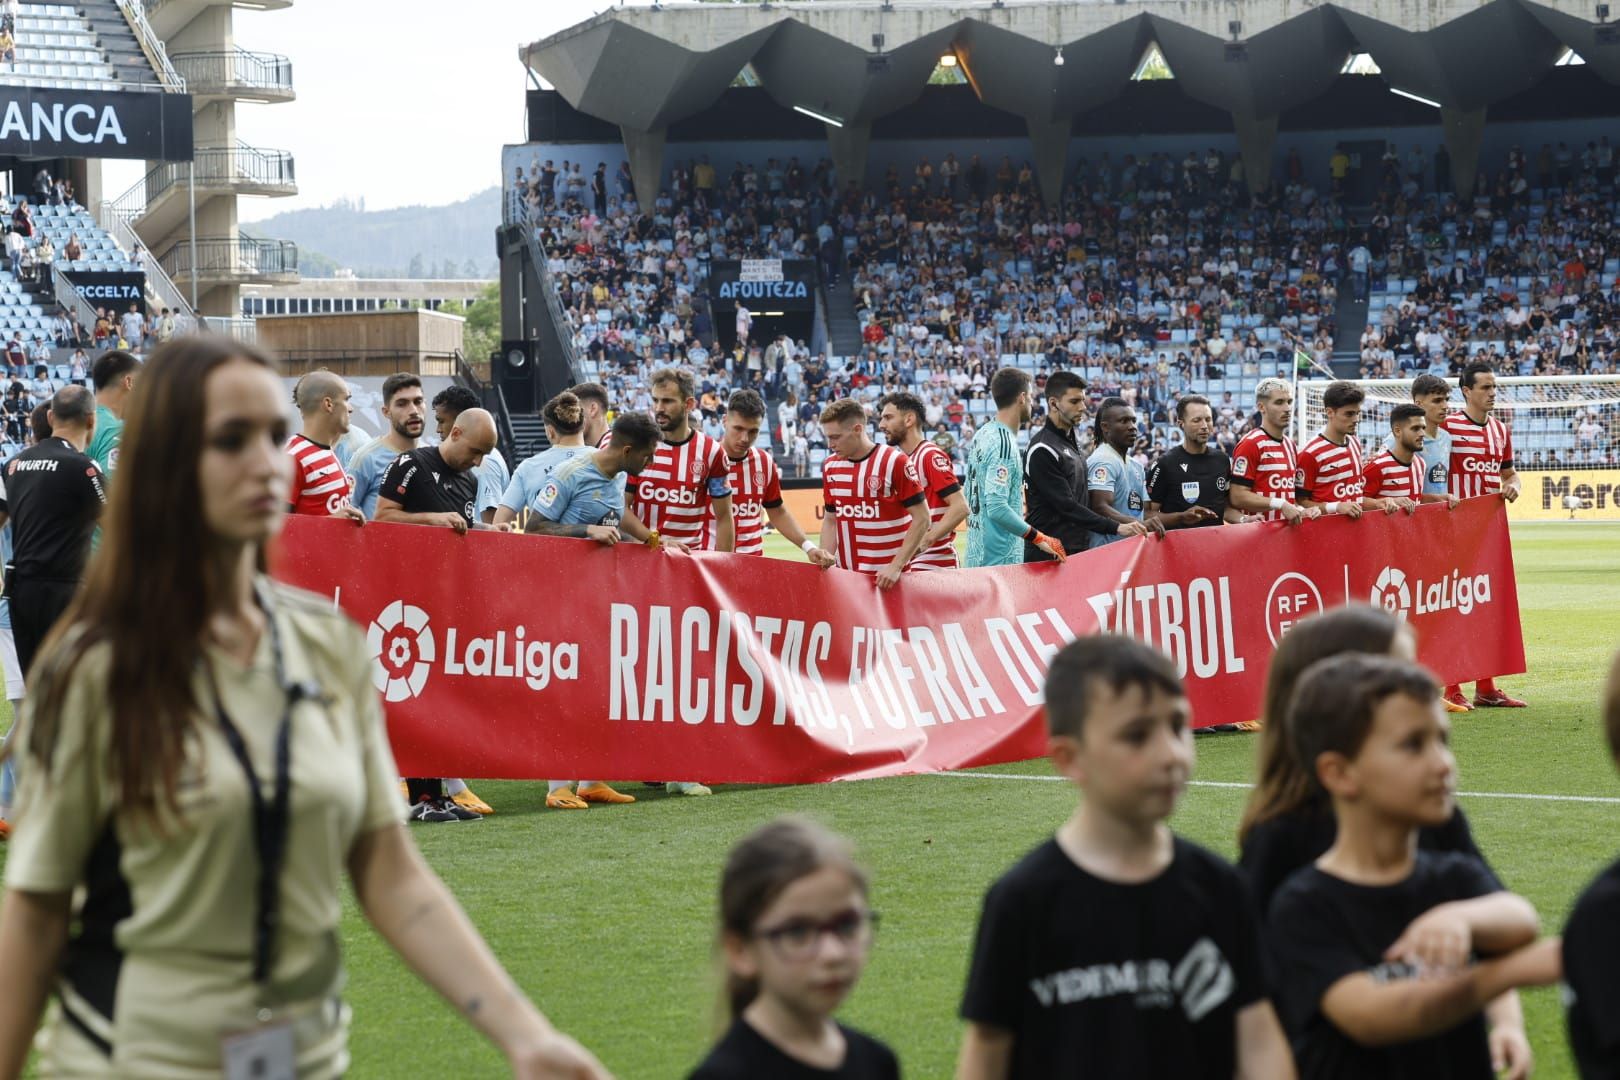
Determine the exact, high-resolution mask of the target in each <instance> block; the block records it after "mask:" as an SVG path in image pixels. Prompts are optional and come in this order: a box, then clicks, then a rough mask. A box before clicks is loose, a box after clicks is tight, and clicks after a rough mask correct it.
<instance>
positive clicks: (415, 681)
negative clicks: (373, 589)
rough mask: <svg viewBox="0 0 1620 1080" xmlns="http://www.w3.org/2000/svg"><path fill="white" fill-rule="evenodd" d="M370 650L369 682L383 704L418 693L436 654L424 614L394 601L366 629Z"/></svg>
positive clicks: (402, 699)
mask: <svg viewBox="0 0 1620 1080" xmlns="http://www.w3.org/2000/svg"><path fill="white" fill-rule="evenodd" d="M366 644H367V645H369V646H370V647H371V664H372V667H371V683H372V685H373V686H375V687H376V688H377V690H378V691H379V692H380V693H381V694H382V695H383V700H385V701H404V700H405V699H406V698H413V697H415V696H416V695H418V694H420V693H421V692H422V687H423V685H425V684H426V683H427V677H428V672H429V671H431V670H432V669H433V661H434V659H435V657H436V656H437V655H438V649H437V648H436V647H435V645H434V641H433V630H432V628H431V627H429V626H428V616H427V612H425V611H423V610H422V609H421V608H419V607H415V606H413V605H411V604H407V603H405V602H404V601H403V600H395V601H394V602H393V603H391V604H389V605H388V606H387V607H385V608H383V609H382V612H381V613H380V614H379V615H378V616H377V617H376V618H375V619H373V620H372V622H371V625H370V626H369V627H367V628H366Z"/></svg>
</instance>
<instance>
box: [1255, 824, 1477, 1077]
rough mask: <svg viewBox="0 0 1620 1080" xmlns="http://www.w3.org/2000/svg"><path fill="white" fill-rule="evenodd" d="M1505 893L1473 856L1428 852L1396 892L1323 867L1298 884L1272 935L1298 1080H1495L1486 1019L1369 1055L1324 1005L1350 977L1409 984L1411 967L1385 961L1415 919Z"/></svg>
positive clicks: (1281, 1009)
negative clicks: (1360, 975) (1325, 1012)
mask: <svg viewBox="0 0 1620 1080" xmlns="http://www.w3.org/2000/svg"><path fill="white" fill-rule="evenodd" d="M1501 888H1502V887H1501V886H1500V885H1498V884H1497V882H1496V879H1495V878H1494V877H1493V876H1492V875H1491V873H1490V871H1489V870H1487V869H1486V868H1485V864H1484V863H1482V862H1480V861H1479V860H1478V859H1477V858H1474V857H1473V856H1471V855H1463V854H1459V853H1456V852H1432V851H1423V850H1419V851H1418V853H1417V859H1416V862H1415V863H1414V865H1413V867H1412V873H1411V874H1410V875H1409V876H1408V877H1407V878H1406V880H1405V881H1402V882H1398V883H1397V884H1394V885H1356V884H1352V883H1351V882H1348V881H1345V880H1343V879H1342V878H1337V877H1334V876H1333V875H1332V874H1328V873H1324V872H1323V871H1321V870H1318V869H1317V868H1316V867H1315V866H1307V867H1305V868H1304V869H1302V870H1300V871H1298V872H1296V873H1295V874H1294V875H1293V876H1292V877H1290V878H1289V879H1288V881H1287V882H1286V883H1284V885H1283V887H1282V888H1281V889H1279V890H1278V891H1277V896H1276V898H1275V899H1274V900H1273V901H1272V904H1271V912H1270V918H1269V919H1268V920H1267V923H1266V935H1267V944H1268V946H1269V948H1270V950H1271V953H1272V959H1273V963H1274V965H1275V970H1276V971H1277V972H1278V980H1279V981H1278V983H1277V986H1276V987H1275V990H1276V994H1275V997H1274V1000H1275V1002H1276V1004H1277V1011H1278V1013H1279V1015H1280V1016H1281V1017H1282V1021H1283V1027H1284V1028H1285V1029H1286V1030H1287V1032H1288V1038H1289V1041H1290V1042H1291V1043H1292V1044H1293V1047H1294V1059H1295V1061H1296V1062H1297V1063H1298V1065H1299V1075H1300V1080H1361V1078H1364V1077H1372V1076H1376V1077H1378V1078H1379V1080H1453V1078H1455V1080H1476V1078H1477V1080H1491V1078H1492V1077H1493V1076H1494V1075H1495V1074H1494V1073H1493V1072H1492V1071H1491V1055H1490V1049H1489V1046H1488V1044H1487V1043H1486V1037H1485V1015H1484V1013H1483V1012H1480V1013H1478V1014H1476V1015H1474V1016H1473V1017H1470V1018H1469V1019H1468V1020H1465V1021H1463V1022H1462V1023H1461V1024H1458V1025H1457V1026H1456V1027H1454V1028H1452V1029H1451V1030H1450V1031H1446V1032H1443V1033H1441V1034H1439V1035H1433V1036H1430V1037H1429V1038H1426V1039H1418V1040H1416V1041H1414V1042H1409V1043H1402V1044H1400V1045H1398V1046H1384V1047H1366V1046H1362V1045H1360V1044H1359V1043H1356V1042H1355V1041H1353V1040H1352V1039H1351V1038H1350V1037H1349V1036H1348V1035H1345V1034H1344V1033H1343V1032H1341V1031H1340V1030H1339V1029H1338V1028H1336V1027H1334V1026H1333V1024H1332V1023H1331V1022H1330V1021H1329V1020H1328V1018H1327V1017H1326V1016H1324V1015H1323V1013H1322V1008H1321V1006H1322V997H1323V995H1325V994H1326V993H1327V992H1328V990H1329V988H1331V987H1332V986H1333V984H1334V983H1336V982H1338V981H1339V980H1340V979H1342V978H1344V977H1345V976H1347V975H1354V974H1357V973H1358V972H1366V973H1367V974H1369V975H1371V976H1372V977H1373V978H1374V979H1376V980H1378V981H1380V982H1392V981H1394V980H1396V979H1403V978H1411V977H1412V976H1413V975H1414V974H1415V973H1414V972H1413V970H1412V968H1411V967H1410V966H1409V965H1406V964H1400V963H1386V962H1385V961H1384V958H1383V957H1384V950H1385V949H1387V948H1389V947H1390V946H1391V945H1393V944H1394V943H1395V942H1396V940H1397V939H1399V938H1400V936H1401V934H1402V933H1403V932H1404V931H1405V930H1406V928H1407V927H1408V926H1409V925H1411V923H1412V920H1414V919H1416V918H1417V917H1418V916H1419V915H1422V914H1423V913H1424V912H1426V911H1428V910H1429V909H1430V908H1433V907H1435V906H1436V905H1439V904H1444V903H1448V902H1450V901H1453V900H1470V899H1472V898H1474V897H1476V896H1485V895H1487V894H1489V893H1493V892H1500V891H1501Z"/></svg>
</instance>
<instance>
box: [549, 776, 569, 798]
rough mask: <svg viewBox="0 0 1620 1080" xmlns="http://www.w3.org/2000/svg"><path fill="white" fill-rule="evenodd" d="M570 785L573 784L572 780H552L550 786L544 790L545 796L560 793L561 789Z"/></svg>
mask: <svg viewBox="0 0 1620 1080" xmlns="http://www.w3.org/2000/svg"><path fill="white" fill-rule="evenodd" d="M572 783H573V781H572V780H553V781H551V786H550V787H549V788H547V789H546V794H547V795H550V794H552V793H554V792H558V791H561V790H562V789H563V788H565V787H567V786H568V785H569V784H572Z"/></svg>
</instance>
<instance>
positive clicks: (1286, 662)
mask: <svg viewBox="0 0 1620 1080" xmlns="http://www.w3.org/2000/svg"><path fill="white" fill-rule="evenodd" d="M1342 653H1369V654H1373V655H1387V656H1394V657H1397V658H1399V659H1403V660H1414V659H1416V657H1417V637H1416V635H1415V634H1414V633H1413V631H1412V627H1411V625H1410V624H1409V623H1407V622H1405V621H1403V620H1401V619H1397V618H1396V617H1395V616H1393V615H1391V614H1390V613H1388V612H1387V611H1384V610H1383V609H1382V608H1375V607H1368V606H1366V605H1360V604H1351V605H1347V606H1345V607H1341V608H1335V609H1333V610H1332V611H1328V612H1325V613H1323V614H1321V615H1315V616H1312V617H1311V618H1309V619H1305V620H1303V621H1302V622H1300V623H1299V624H1298V625H1297V626H1295V627H1293V628H1292V629H1291V630H1289V631H1288V634H1287V636H1285V637H1284V638H1283V639H1282V643H1281V644H1280V645H1278V646H1277V651H1276V653H1275V654H1274V655H1273V656H1272V659H1271V669H1270V671H1269V672H1268V673H1267V676H1266V698H1265V707H1264V716H1263V718H1262V719H1263V725H1262V727H1261V729H1260V745H1259V749H1258V751H1257V755H1256V756H1257V758H1258V761H1257V768H1256V771H1257V772H1258V774H1259V775H1258V779H1257V780H1256V782H1255V786H1254V791H1253V792H1252V793H1251V794H1250V796H1249V804H1248V806H1246V807H1245V808H1244V811H1243V822H1242V824H1241V825H1240V826H1239V828H1238V848H1239V856H1238V869H1239V870H1241V871H1243V873H1244V874H1245V875H1247V877H1248V879H1249V887H1250V889H1251V890H1252V892H1253V893H1254V898H1255V902H1256V903H1257V904H1258V905H1259V909H1260V918H1261V920H1262V922H1264V920H1265V919H1266V916H1267V914H1268V913H1269V911H1270V909H1271V901H1272V897H1273V896H1275V895H1276V893H1277V890H1278V889H1280V888H1281V887H1282V884H1283V882H1285V881H1286V880H1288V878H1289V877H1290V876H1291V875H1292V874H1293V873H1294V872H1295V871H1296V870H1300V869H1302V868H1304V867H1306V866H1310V865H1311V864H1312V863H1314V862H1315V861H1316V860H1317V859H1318V858H1320V857H1321V856H1322V855H1324V854H1326V852H1327V850H1328V848H1330V847H1332V846H1333V841H1334V839H1335V837H1336V836H1337V835H1338V826H1337V824H1336V823H1335V822H1334V820H1333V807H1332V806H1331V805H1330V804H1329V803H1328V801H1327V798H1326V796H1325V795H1324V794H1323V793H1322V792H1320V791H1319V790H1317V789H1316V786H1315V785H1314V784H1313V783H1312V780H1311V777H1310V776H1309V775H1307V774H1306V772H1305V771H1304V770H1303V769H1301V768H1300V767H1299V765H1298V763H1297V762H1296V761H1295V760H1294V758H1293V755H1292V754H1291V753H1290V751H1289V746H1290V743H1291V741H1292V738H1291V735H1290V732H1289V730H1288V725H1287V720H1288V715H1287V713H1288V702H1289V699H1290V698H1292V697H1293V695H1294V685H1295V683H1296V682H1298V680H1299V676H1300V674H1301V673H1303V672H1304V670H1305V669H1306V668H1308V667H1310V666H1311V665H1312V664H1314V663H1315V662H1316V661H1318V660H1325V659H1327V658H1328V657H1330V656H1338V655H1340V654H1342ZM1418 847H1420V848H1422V849H1423V850H1425V851H1433V852H1457V853H1460V854H1463V855H1468V856H1472V857H1473V858H1475V859H1477V860H1479V864H1480V866H1481V867H1482V868H1483V871H1484V874H1485V875H1486V876H1487V877H1488V878H1490V879H1491V881H1493V882H1495V883H1496V886H1497V888H1501V887H1502V885H1501V882H1500V881H1498V880H1497V879H1496V874H1495V873H1494V872H1493V871H1492V870H1491V868H1490V866H1489V864H1487V863H1486V862H1485V856H1484V855H1482V854H1480V851H1479V848H1478V847H1477V846H1475V844H1474V837H1473V833H1472V832H1471V831H1470V830H1469V828H1468V819H1467V817H1466V816H1464V814H1463V811H1462V807H1460V806H1459V807H1457V809H1456V810H1455V812H1453V813H1452V815H1451V820H1450V821H1448V822H1446V824H1444V825H1441V826H1438V827H1436V828H1425V829H1420V830H1419V831H1418ZM1486 1017H1487V1018H1488V1019H1489V1021H1490V1043H1491V1053H1492V1058H1493V1059H1495V1060H1502V1061H1506V1062H1507V1063H1508V1065H1509V1069H1508V1075H1509V1076H1513V1077H1523V1076H1526V1075H1528V1073H1529V1068H1530V1060H1531V1057H1530V1043H1529V1040H1528V1039H1527V1038H1526V1036H1525V1032H1524V1013H1523V1010H1522V1008H1521V1006H1520V1003H1519V995H1518V993H1517V991H1511V990H1510V991H1508V992H1507V993H1505V994H1503V995H1502V996H1501V997H1499V998H1497V999H1496V1000H1495V1001H1493V1002H1491V1005H1490V1007H1489V1008H1488V1009H1487V1010H1486Z"/></svg>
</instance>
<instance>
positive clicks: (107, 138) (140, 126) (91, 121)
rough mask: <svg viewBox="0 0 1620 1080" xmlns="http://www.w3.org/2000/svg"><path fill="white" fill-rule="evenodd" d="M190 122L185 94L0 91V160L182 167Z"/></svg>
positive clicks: (187, 155)
mask: <svg viewBox="0 0 1620 1080" xmlns="http://www.w3.org/2000/svg"><path fill="white" fill-rule="evenodd" d="M191 122H192V116H191V96H190V95H189V94H166V93H159V92H151V93H139V92H128V91H102V90H47V89H43V88H35V87H5V88H3V89H0V154H11V155H16V156H19V157H74V158H142V159H151V160H155V161H156V160H161V161H184V160H188V159H189V158H190V157H191V156H192V128H191Z"/></svg>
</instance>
